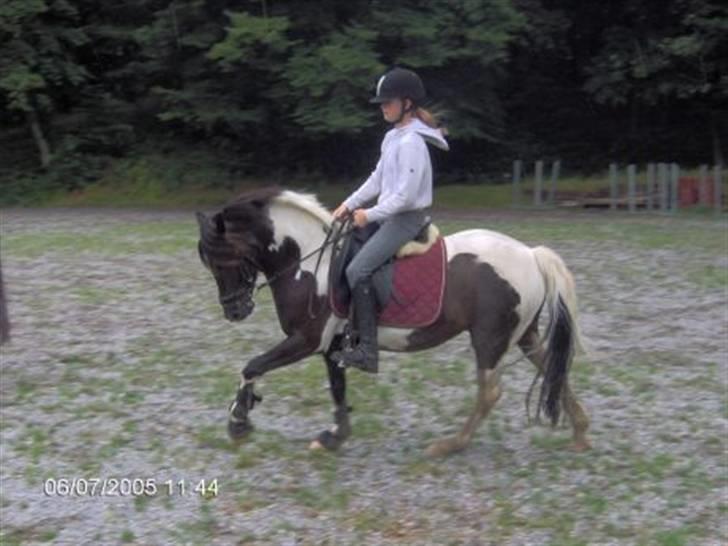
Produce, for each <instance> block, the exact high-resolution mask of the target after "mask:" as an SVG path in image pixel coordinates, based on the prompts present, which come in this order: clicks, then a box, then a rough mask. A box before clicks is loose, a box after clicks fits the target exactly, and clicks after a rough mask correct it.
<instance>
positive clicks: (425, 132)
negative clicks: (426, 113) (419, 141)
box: [403, 118, 450, 151]
mask: <svg viewBox="0 0 728 546" xmlns="http://www.w3.org/2000/svg"><path fill="white" fill-rule="evenodd" d="M403 129H404V130H405V131H407V132H410V131H412V132H415V133H417V134H419V135H420V136H422V138H424V139H425V142H427V143H428V144H432V145H433V146H436V147H437V148H440V149H441V150H445V151H447V150H449V149H450V146H449V145H448V143H447V141H446V140H445V137H444V136H443V134H442V131H441V130H440V129H433V128H432V127H430V126H428V125H426V124H425V123H423V122H422V120H421V119H419V118H415V119H413V120H412V121H411V122H410V123H408V124H407V125H405V126H404V127H403Z"/></svg>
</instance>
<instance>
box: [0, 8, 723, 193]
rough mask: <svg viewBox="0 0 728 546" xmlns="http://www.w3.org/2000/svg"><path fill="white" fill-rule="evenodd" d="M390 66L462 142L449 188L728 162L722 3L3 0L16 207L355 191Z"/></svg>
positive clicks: (1, 59) (0, 77)
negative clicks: (412, 82) (520, 170)
mask: <svg viewBox="0 0 728 546" xmlns="http://www.w3.org/2000/svg"><path fill="white" fill-rule="evenodd" d="M395 65H399V66H406V67H410V68H413V69H414V70H416V71H417V72H418V73H419V74H420V75H421V76H422V78H423V79H424V81H425V84H426V87H427V90H428V95H429V98H430V101H429V106H430V107H431V108H432V109H433V110H435V111H437V112H439V113H440V114H441V118H442V120H443V122H444V124H445V125H446V126H447V128H448V131H449V138H450V141H451V146H452V149H451V151H450V152H449V153H444V152H439V151H433V152H432V153H433V161H434V162H435V164H436V169H437V173H438V176H437V182H436V183H437V184H438V185H447V184H463V183H465V184H483V183H490V184H502V183H504V182H507V181H508V175H507V173H508V172H509V170H510V165H511V162H512V161H513V160H514V159H517V158H518V159H522V160H524V161H525V162H529V161H534V160H536V159H542V160H545V161H547V162H548V161H552V160H557V159H558V160H561V162H562V169H563V170H564V171H566V172H567V173H570V174H572V175H573V174H579V175H584V176H586V175H589V174H590V173H594V172H597V171H600V170H602V169H605V168H606V165H607V163H608V162H611V161H615V162H619V163H622V164H624V163H631V162H634V163H644V162H647V161H675V162H679V163H680V164H681V165H685V166H688V167H690V166H697V165H699V164H702V163H709V164H718V163H722V164H725V161H724V160H725V146H726V140H728V138H727V136H726V131H727V130H728V5H726V4H725V3H724V2H718V1H717V0H716V1H710V0H630V1H626V0H625V1H610V2H584V1H579V0H429V1H417V0H396V1H388V2H383V1H376V0H375V1H363V0H348V1H346V2H343V1H335V0H322V1H316V2H313V1H301V0H298V1H293V0H247V1H246V0H237V1H235V0H121V1H118V2H116V1H115V2H108V1H102V0H4V1H3V2H2V3H1V4H0V188H1V190H2V191H0V204H6V205H7V204H27V203H31V204H34V203H40V202H42V201H44V200H47V199H48V198H49V196H53V195H56V196H57V195H58V194H59V193H61V194H66V195H69V194H71V195H73V194H75V195H83V194H84V193H88V192H92V191H93V190H94V188H96V187H107V188H108V187H115V188H124V187H126V188H127V189H128V191H131V192H134V193H135V194H136V195H138V196H139V197H140V198H141V199H143V198H144V193H145V192H149V193H154V192H157V193H159V192H162V193H164V194H165V195H173V194H174V193H175V192H181V191H185V190H190V189H192V188H197V189H199V190H200V191H204V190H205V189H206V188H207V189H211V188H215V189H219V190H221V191H231V190H233V189H235V188H239V187H240V185H241V184H244V183H269V182H275V183H279V184H283V185H286V184H288V185H292V184H299V185H300V184H304V185H305V184H316V187H319V186H320V185H321V184H326V185H340V186H347V187H349V186H351V185H352V184H353V185H356V184H357V183H359V182H361V181H362V180H363V179H364V178H365V177H366V176H367V174H368V172H369V171H370V170H371V168H372V167H373V165H374V163H375V162H376V158H377V155H378V147H379V144H380V141H381V137H382V134H383V132H384V131H385V130H386V125H385V123H384V122H383V121H382V119H381V115H380V113H379V111H378V109H377V107H376V106H373V105H371V104H369V103H368V99H369V98H370V96H371V95H372V94H373V92H374V86H375V83H376V81H377V79H378V77H379V76H380V75H381V74H382V73H383V72H384V71H385V70H387V69H388V68H391V67H392V66H395Z"/></svg>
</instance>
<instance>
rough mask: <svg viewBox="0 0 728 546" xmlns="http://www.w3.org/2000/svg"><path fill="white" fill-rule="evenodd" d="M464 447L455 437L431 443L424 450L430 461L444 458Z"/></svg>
mask: <svg viewBox="0 0 728 546" xmlns="http://www.w3.org/2000/svg"><path fill="white" fill-rule="evenodd" d="M464 447H465V446H463V445H462V444H461V442H459V441H458V439H457V438H456V437H453V438H443V439H442V440H438V441H436V442H433V443H431V444H430V445H429V447H428V448H427V449H426V450H425V455H426V456H427V457H430V458H431V459H435V458H440V457H445V456H447V455H450V454H451V453H455V452H456V451H461V450H462V449H463V448H464Z"/></svg>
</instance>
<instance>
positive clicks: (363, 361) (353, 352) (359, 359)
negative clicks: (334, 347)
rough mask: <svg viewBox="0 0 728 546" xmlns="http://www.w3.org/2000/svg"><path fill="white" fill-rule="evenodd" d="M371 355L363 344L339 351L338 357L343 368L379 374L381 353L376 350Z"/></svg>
mask: <svg viewBox="0 0 728 546" xmlns="http://www.w3.org/2000/svg"><path fill="white" fill-rule="evenodd" d="M375 351H376V352H375V353H374V355H371V354H370V353H369V352H367V350H366V349H364V348H363V347H362V346H361V344H359V345H357V346H355V347H353V348H349V349H344V350H342V351H339V352H338V354H337V355H336V356H337V357H338V358H337V360H339V367H341V368H357V369H359V370H362V371H363V372H369V373H377V372H378V371H379V354H378V353H379V351H378V349H375Z"/></svg>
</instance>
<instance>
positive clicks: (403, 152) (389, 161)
mask: <svg viewBox="0 0 728 546" xmlns="http://www.w3.org/2000/svg"><path fill="white" fill-rule="evenodd" d="M426 143H430V144H432V145H434V146H437V147H438V148H440V149H442V150H448V149H449V146H448V144H447V141H446V140H445V139H444V138H443V136H442V132H441V131H440V129H433V128H431V127H429V126H427V125H425V124H424V123H423V122H422V121H421V120H420V119H419V118H415V119H413V120H412V121H411V122H410V123H408V124H407V125H405V126H404V127H399V128H397V127H395V128H393V129H391V130H389V131H387V134H386V135H384V140H383V141H382V150H381V156H380V158H379V161H378V162H377V166H376V168H375V169H374V171H373V172H372V174H371V175H370V176H369V178H367V180H366V182H364V183H363V184H362V185H361V186H360V187H359V189H358V190H356V191H355V192H354V193H352V194H351V195H350V196H349V197H348V198H347V199H346V200H345V201H344V204H345V205H346V207H347V208H348V209H349V210H355V209H358V208H361V206H362V205H364V204H365V203H366V202H368V201H370V200H372V199H374V198H375V197H377V196H379V198H378V199H377V204H376V205H375V206H373V207H371V208H369V209H366V215H367V221H369V222H381V221H383V220H386V219H387V218H389V217H390V216H392V215H394V214H397V213H400V212H405V211H408V210H417V209H424V208H427V207H429V206H430V205H432V163H431V162H430V152H429V151H428V150H427V144H426Z"/></svg>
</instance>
